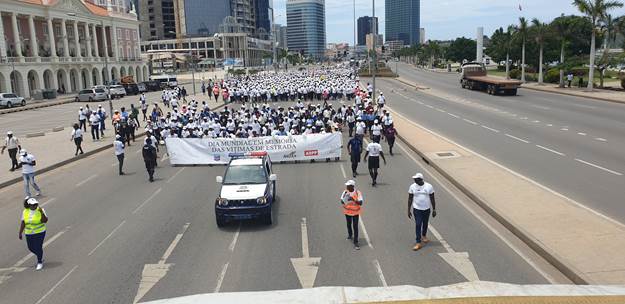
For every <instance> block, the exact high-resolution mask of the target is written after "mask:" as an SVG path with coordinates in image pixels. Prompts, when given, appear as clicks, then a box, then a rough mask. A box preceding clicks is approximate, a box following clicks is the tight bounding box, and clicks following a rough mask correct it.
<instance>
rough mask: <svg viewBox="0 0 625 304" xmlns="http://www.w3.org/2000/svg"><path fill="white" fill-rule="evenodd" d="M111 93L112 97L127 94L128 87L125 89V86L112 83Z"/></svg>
mask: <svg viewBox="0 0 625 304" xmlns="http://www.w3.org/2000/svg"><path fill="white" fill-rule="evenodd" d="M109 94H110V95H111V98H116V97H119V98H121V97H124V96H126V89H124V87H123V86H121V85H118V84H116V85H111V86H109Z"/></svg>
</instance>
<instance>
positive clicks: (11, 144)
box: [0, 131, 22, 172]
mask: <svg viewBox="0 0 625 304" xmlns="http://www.w3.org/2000/svg"><path fill="white" fill-rule="evenodd" d="M21 148H22V146H21V145H20V141H19V140H18V139H17V137H15V136H14V135H13V131H8V132H7V137H6V138H5V139H4V146H2V151H1V152H0V153H2V154H4V150H9V158H10V159H11V169H10V171H11V172H13V171H15V170H16V169H19V167H20V166H19V164H18V162H17V151H18V150H19V149H21Z"/></svg>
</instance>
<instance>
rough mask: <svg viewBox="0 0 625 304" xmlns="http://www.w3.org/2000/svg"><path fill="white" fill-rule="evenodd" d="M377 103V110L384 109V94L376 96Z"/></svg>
mask: <svg viewBox="0 0 625 304" xmlns="http://www.w3.org/2000/svg"><path fill="white" fill-rule="evenodd" d="M377 102H378V108H379V109H382V108H384V104H386V97H384V94H383V93H382V92H380V96H378V100H377Z"/></svg>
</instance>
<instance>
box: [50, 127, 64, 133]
mask: <svg viewBox="0 0 625 304" xmlns="http://www.w3.org/2000/svg"><path fill="white" fill-rule="evenodd" d="M63 130H65V127H56V128H52V132H60V131H63Z"/></svg>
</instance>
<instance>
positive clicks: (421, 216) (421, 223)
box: [412, 208, 430, 244]
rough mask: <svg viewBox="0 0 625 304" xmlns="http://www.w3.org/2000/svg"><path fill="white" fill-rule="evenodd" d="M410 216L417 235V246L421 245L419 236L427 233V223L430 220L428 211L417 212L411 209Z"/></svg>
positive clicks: (417, 210)
mask: <svg viewBox="0 0 625 304" xmlns="http://www.w3.org/2000/svg"><path fill="white" fill-rule="evenodd" d="M412 215H413V216H414V221H415V234H416V235H417V244H419V243H421V236H422V235H423V236H425V235H426V234H427V233H428V221H429V220H430V209H427V210H419V209H414V208H412Z"/></svg>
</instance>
